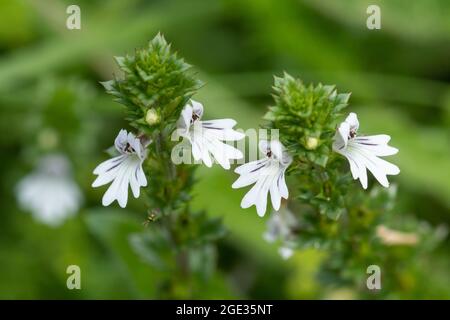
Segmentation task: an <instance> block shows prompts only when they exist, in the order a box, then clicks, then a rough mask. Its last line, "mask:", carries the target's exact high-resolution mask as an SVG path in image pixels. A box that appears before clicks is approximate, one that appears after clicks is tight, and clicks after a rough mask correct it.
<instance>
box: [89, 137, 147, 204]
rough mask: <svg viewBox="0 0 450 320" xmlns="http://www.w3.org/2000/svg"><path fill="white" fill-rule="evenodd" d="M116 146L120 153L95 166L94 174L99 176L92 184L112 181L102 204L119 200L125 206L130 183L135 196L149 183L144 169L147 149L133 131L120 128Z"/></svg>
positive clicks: (96, 184) (98, 184)
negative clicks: (128, 131) (143, 163)
mask: <svg viewBox="0 0 450 320" xmlns="http://www.w3.org/2000/svg"><path fill="white" fill-rule="evenodd" d="M114 146H115V147H116V149H117V151H118V152H119V153H120V155H119V156H117V157H115V158H112V159H109V160H107V161H105V162H102V163H101V164H100V165H98V166H97V167H96V168H95V170H94V174H95V175H98V177H97V179H96V180H95V181H94V182H93V183H92V186H93V187H94V188H95V187H100V186H103V185H105V184H108V183H110V182H111V181H112V183H111V185H110V186H109V188H108V190H107V191H106V193H105V194H104V195H103V199H102V204H103V205H104V206H109V205H110V204H111V203H113V202H114V200H117V202H118V203H119V205H120V206H121V207H122V208H125V206H126V205H127V201H128V185H130V187H131V191H132V192H133V195H134V197H135V198H137V197H139V193H140V187H145V186H146V185H147V178H146V177H145V174H144V171H143V170H142V162H143V161H144V160H145V158H146V157H147V150H146V146H144V145H142V142H141V141H140V139H139V138H136V136H135V135H134V134H132V133H131V132H130V133H127V131H126V130H120V132H119V134H118V135H117V138H116V140H115V141H114Z"/></svg>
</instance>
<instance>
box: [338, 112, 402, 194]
mask: <svg viewBox="0 0 450 320" xmlns="http://www.w3.org/2000/svg"><path fill="white" fill-rule="evenodd" d="M358 127H359V122H358V118H357V116H356V114H355V113H353V112H352V113H350V114H349V115H348V117H347V118H346V119H345V121H344V122H342V123H341V124H340V125H339V127H338V129H337V131H336V135H335V136H334V142H333V150H334V151H335V152H337V153H340V154H342V155H343V156H344V157H346V158H347V160H348V162H349V163H350V171H351V172H352V176H353V179H355V180H356V179H359V181H360V182H361V185H362V186H363V188H364V189H367V171H366V169H368V170H369V171H370V172H372V174H373V176H374V177H375V178H376V179H377V180H378V182H379V183H380V184H381V185H382V186H383V187H388V186H389V181H388V180H387V177H386V175H396V174H399V173H400V169H399V168H398V167H397V166H396V165H393V164H392V163H389V162H387V161H385V160H383V159H381V158H379V157H383V156H390V155H393V154H396V153H397V152H398V149H396V148H393V147H391V146H388V142H389V140H390V139H391V137H390V136H388V135H385V134H380V135H375V136H360V137H359V136H357V131H358Z"/></svg>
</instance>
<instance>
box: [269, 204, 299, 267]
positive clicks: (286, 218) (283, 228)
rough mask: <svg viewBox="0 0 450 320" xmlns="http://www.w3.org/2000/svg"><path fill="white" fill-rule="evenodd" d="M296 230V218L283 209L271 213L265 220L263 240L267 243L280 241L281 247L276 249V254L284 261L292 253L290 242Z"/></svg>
mask: <svg viewBox="0 0 450 320" xmlns="http://www.w3.org/2000/svg"><path fill="white" fill-rule="evenodd" d="M296 229H298V221H297V218H296V217H295V216H294V214H293V213H292V212H291V211H290V210H289V209H288V208H286V207H284V208H282V209H280V211H279V212H273V213H272V215H271V216H270V218H269V220H267V231H266V232H265V233H264V235H263V238H264V239H265V240H266V241H267V242H269V243H273V242H275V241H281V244H282V245H281V246H280V247H279V248H278V253H279V254H280V255H281V257H282V258H283V259H285V260H286V259H288V258H290V257H291V256H292V254H293V253H294V250H293V249H292V241H293V239H294V238H295V230H296Z"/></svg>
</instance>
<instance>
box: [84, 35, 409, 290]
mask: <svg viewBox="0 0 450 320" xmlns="http://www.w3.org/2000/svg"><path fill="white" fill-rule="evenodd" d="M116 61H117V63H118V65H119V67H120V69H121V71H122V72H123V76H122V77H116V78H115V79H114V80H111V81H107V82H104V83H103V85H104V87H105V89H106V91H107V93H109V94H111V95H112V96H113V97H114V99H115V101H117V102H119V103H121V104H123V105H124V106H125V108H126V113H127V120H128V122H129V125H130V126H131V127H132V128H133V130H134V131H130V132H128V131H127V130H125V129H122V130H121V131H120V132H119V134H118V136H117V138H116V140H115V142H114V147H115V148H114V149H115V153H116V154H115V155H114V157H113V158H111V159H109V160H107V161H105V162H103V163H101V164H100V165H98V166H97V167H96V168H95V170H94V174H96V175H97V178H96V180H95V181H94V183H93V187H100V186H103V185H106V184H110V183H111V184H110V186H109V187H108V190H107V191H106V193H105V194H104V196H103V201H102V203H103V205H105V206H108V205H110V204H111V203H112V202H113V201H115V200H117V202H118V203H119V205H120V206H121V207H125V206H126V205H127V203H128V188H129V186H130V187H131V191H132V194H133V195H134V197H135V198H137V197H143V198H144V202H145V203H146V206H147V215H148V221H147V222H146V224H147V225H149V227H148V228H147V229H146V230H144V231H142V232H141V233H139V234H135V235H133V237H132V239H131V245H132V246H133V248H134V249H135V251H136V252H137V253H138V254H139V255H141V256H142V257H143V258H144V259H145V260H146V261H147V262H149V263H151V264H152V265H153V266H154V267H156V268H159V269H161V270H163V271H169V272H166V273H165V274H166V277H165V278H164V280H163V285H162V286H161V288H163V289H161V293H160V294H161V296H172V297H186V296H195V294H196V290H197V289H198V288H196V287H195V285H194V283H196V282H195V281H192V279H193V278H197V279H199V280H200V282H201V281H206V280H208V275H210V274H211V270H212V269H213V268H214V261H215V259H214V257H215V253H214V252H215V249H214V245H213V243H214V242H215V241H216V240H218V239H219V238H221V237H222V236H223V235H224V234H225V229H224V227H223V225H222V223H221V221H220V219H215V218H214V219H213V218H209V217H208V216H207V215H206V213H205V212H203V211H201V212H197V211H193V210H192V208H191V206H190V200H191V199H192V195H191V191H192V186H193V183H194V182H195V179H194V170H195V166H194V165H192V164H191V163H190V162H189V161H187V162H186V161H184V162H183V161H182V162H181V163H180V162H177V161H175V158H176V157H175V156H176V155H177V153H178V151H180V152H181V153H182V154H183V157H184V156H185V155H187V156H188V157H187V158H188V159H190V158H191V157H190V156H191V155H192V157H193V159H194V161H195V162H196V163H203V164H205V165H206V166H207V167H211V166H212V164H213V162H214V161H216V162H217V163H218V164H220V166H221V167H222V168H224V169H230V167H231V164H232V162H233V161H234V160H238V159H241V160H242V161H243V162H244V163H243V164H242V163H241V165H240V166H238V167H236V168H235V170H234V171H235V173H237V174H239V177H238V178H237V180H236V181H235V182H234V183H233V184H232V187H233V188H243V187H247V186H250V185H253V186H252V187H251V189H250V190H249V191H248V192H247V193H246V195H245V196H244V197H243V199H242V201H241V207H242V208H249V207H251V206H253V205H254V206H255V207H256V211H257V214H258V215H259V216H261V217H262V216H264V215H265V214H266V212H268V211H272V212H270V214H269V215H270V218H269V220H268V230H267V232H266V233H265V235H264V238H265V239H266V240H267V241H269V242H275V241H279V242H281V246H280V254H281V255H282V257H283V258H289V257H290V256H291V255H292V254H293V252H294V250H295V249H300V248H307V247H310V246H313V247H315V248H321V249H328V250H330V252H331V253H332V255H330V259H332V260H330V261H332V263H329V264H326V263H325V264H324V266H325V267H324V272H325V271H326V272H328V273H330V274H334V275H337V276H338V277H339V279H340V280H344V281H356V280H355V278H354V277H348V275H347V274H346V273H345V270H349V269H351V268H356V266H358V268H363V266H365V265H367V264H368V263H369V264H370V263H371V262H377V263H380V264H383V263H386V261H387V259H388V257H381V258H380V255H379V252H380V245H382V244H383V243H384V244H386V243H392V239H393V238H395V239H401V238H402V237H401V236H400V237H398V236H394V237H392V234H395V235H398V233H396V232H397V231H395V230H392V229H389V228H388V227H386V226H385V225H384V224H385V223H386V221H388V219H387V218H388V217H389V215H388V214H387V213H388V212H389V211H391V210H392V207H393V205H392V201H393V199H394V196H395V191H396V188H395V186H394V187H392V186H391V187H390V188H389V189H387V192H385V191H383V190H381V189H379V187H378V186H374V187H373V188H371V191H365V190H364V189H367V188H368V187H369V185H370V184H371V183H369V181H370V180H369V178H368V175H367V170H368V171H370V172H371V173H372V175H373V176H374V177H375V179H376V180H377V181H378V182H379V183H380V184H381V185H382V186H383V187H386V188H387V187H389V181H388V179H387V175H397V174H398V173H399V172H400V170H399V168H398V167H397V166H395V165H394V164H392V163H390V162H387V161H386V160H383V159H381V158H380V157H384V156H390V155H394V154H396V153H397V152H398V150H397V149H396V148H394V147H391V146H389V145H388V142H389V140H390V137H389V136H388V135H385V134H382V135H370V136H365V135H360V133H359V121H358V118H357V115H356V114H355V113H353V112H351V113H349V114H348V116H347V117H346V118H345V120H344V121H342V118H343V116H344V113H343V110H344V108H346V107H347V104H348V100H349V97H350V94H348V93H338V92H337V90H336V88H335V87H334V86H327V85H322V84H318V85H308V86H306V85H304V84H303V82H302V81H301V80H300V79H296V78H294V77H292V76H290V75H289V74H287V73H285V74H284V75H283V76H282V77H275V83H274V87H273V88H274V101H275V103H274V105H273V106H271V107H270V108H269V110H268V112H267V113H266V115H265V116H264V121H265V123H264V125H263V128H265V129H271V130H272V131H274V132H277V133H279V134H278V135H277V136H276V135H273V136H270V137H268V138H267V139H261V140H260V141H259V143H258V146H259V151H260V153H261V155H262V156H261V158H259V159H257V160H255V161H250V162H246V163H245V160H246V157H245V156H246V154H245V153H243V152H242V151H240V150H238V149H237V148H235V146H232V145H230V144H229V143H230V142H231V143H233V142H235V141H239V140H242V139H244V137H245V135H244V134H242V133H241V132H239V131H237V130H235V129H234V127H235V126H236V121H235V120H233V119H228V118H224V119H214V120H204V119H203V114H204V106H203V104H201V103H200V102H198V101H196V100H193V96H194V95H195V94H196V92H197V91H198V90H199V89H200V88H201V87H202V83H201V82H200V81H199V80H198V79H197V78H196V77H195V74H194V73H193V72H192V71H191V66H190V65H188V64H187V63H186V62H185V61H184V60H183V59H181V58H179V57H178V56H177V55H176V54H175V53H172V52H171V48H170V45H169V44H167V42H166V41H165V39H164V38H163V37H162V36H161V35H159V34H158V35H157V36H156V37H155V38H154V39H153V40H152V41H150V43H149V45H148V47H147V48H145V49H140V50H137V51H136V52H135V54H134V55H132V56H125V57H117V58H116ZM364 120H367V119H364ZM179 138H183V140H184V142H185V143H184V144H183V145H182V147H181V150H178V149H177V148H178V147H179V144H178V139H179ZM183 146H184V147H183ZM346 160H347V161H346ZM347 162H348V163H347ZM352 177H353V179H359V181H360V183H361V185H362V187H363V189H362V188H361V187H359V186H358V185H357V184H356V183H354V182H353V181H352V179H351V178H352ZM141 189H142V191H141ZM269 197H270V203H271V207H272V210H268V208H270V206H269V205H268V198H269ZM150 221H151V223H150ZM255 223H258V222H257V221H255ZM386 234H388V236H387V237H386ZM400 235H401V233H400ZM374 238H377V239H378V240H375V241H374V240H373V239H374ZM388 238H389V239H388ZM408 239H410V237H409V238H408ZM410 244H411V241H409V243H408V245H410ZM343 248H346V249H345V250H343ZM349 252H352V253H353V254H354V256H348V253H349ZM367 252H369V253H370V254H367ZM331 257H332V258H331ZM374 257H379V259H378V261H374ZM199 259H200V260H199ZM199 261H200V263H199ZM180 287H182V288H183V289H184V290H181V292H180V290H179V288H180Z"/></svg>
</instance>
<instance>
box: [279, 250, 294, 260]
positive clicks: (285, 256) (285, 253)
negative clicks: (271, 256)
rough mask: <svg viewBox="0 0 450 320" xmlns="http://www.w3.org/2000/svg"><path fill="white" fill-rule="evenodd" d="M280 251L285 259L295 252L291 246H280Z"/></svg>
mask: <svg viewBox="0 0 450 320" xmlns="http://www.w3.org/2000/svg"><path fill="white" fill-rule="evenodd" d="M278 253H279V254H280V256H281V257H282V258H283V259H284V260H287V259H289V258H290V257H292V255H293V254H294V250H293V249H291V248H289V247H280V248H278Z"/></svg>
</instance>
